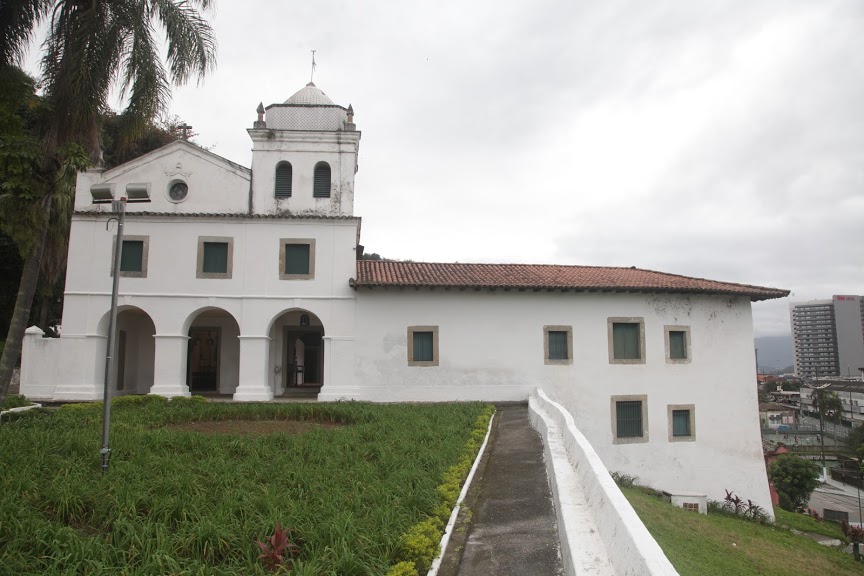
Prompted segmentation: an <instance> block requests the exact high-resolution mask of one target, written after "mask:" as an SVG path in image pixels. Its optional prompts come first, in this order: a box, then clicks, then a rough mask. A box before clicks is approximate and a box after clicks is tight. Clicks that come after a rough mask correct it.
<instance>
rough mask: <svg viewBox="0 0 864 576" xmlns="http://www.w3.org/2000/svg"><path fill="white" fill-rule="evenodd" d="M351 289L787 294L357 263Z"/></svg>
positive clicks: (580, 271) (708, 284) (637, 278)
mask: <svg viewBox="0 0 864 576" xmlns="http://www.w3.org/2000/svg"><path fill="white" fill-rule="evenodd" d="M351 285H352V286H353V287H354V288H355V289H356V288H374V287H378V286H382V287H386V286H391V287H403V288H404V287H411V288H419V287H428V288H509V289H533V290H547V289H549V290H557V289H565V290H577V291H600V292H666V293H679V294H681V293H695V294H730V295H740V296H748V297H750V299H751V300H752V301H758V300H770V299H772V298H783V297H785V296H788V295H789V291H788V290H780V289H778V288H765V287H762V286H750V285H747V284H733V283H731V282H715V281H713V280H706V279H704V278H690V277H687V276H678V275H677V274H664V273H663V272H655V271H653V270H643V269H640V268H635V267H634V268H613V267H604V266H557V265H542V264H458V263H457V264H440V263H433V262H391V261H385V260H360V261H358V262H357V279H356V280H353V281H352V283H351Z"/></svg>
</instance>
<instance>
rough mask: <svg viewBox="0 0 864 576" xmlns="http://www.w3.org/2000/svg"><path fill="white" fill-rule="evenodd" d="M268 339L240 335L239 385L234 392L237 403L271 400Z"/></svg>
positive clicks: (265, 337) (266, 337)
mask: <svg viewBox="0 0 864 576" xmlns="http://www.w3.org/2000/svg"><path fill="white" fill-rule="evenodd" d="M269 360H270V338H269V337H268V336H244V335H242V334H241V335H240V383H239V385H238V386H237V391H236V392H234V400H235V401H237V402H267V401H269V400H272V399H273V389H272V388H271V387H270V379H271V374H270V370H269V367H270V362H269Z"/></svg>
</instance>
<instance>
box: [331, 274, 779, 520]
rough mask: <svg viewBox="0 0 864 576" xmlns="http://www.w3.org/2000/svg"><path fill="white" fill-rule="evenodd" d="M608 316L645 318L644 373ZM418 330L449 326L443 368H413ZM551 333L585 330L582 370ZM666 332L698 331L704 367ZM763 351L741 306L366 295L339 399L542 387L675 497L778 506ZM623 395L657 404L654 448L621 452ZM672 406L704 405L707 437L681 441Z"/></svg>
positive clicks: (600, 441) (460, 396)
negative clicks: (770, 476)
mask: <svg viewBox="0 0 864 576" xmlns="http://www.w3.org/2000/svg"><path fill="white" fill-rule="evenodd" d="M609 317H631V318H636V317H638V318H642V319H644V325H645V352H646V361H645V363H644V364H629V365H628V364H610V362H609V342H608V329H607V319H608V318H609ZM412 325H419V326H433V325H434V326H438V332H439V335H438V338H439V355H440V358H439V365H438V366H431V367H412V366H408V362H407V327H408V326H412ZM544 325H556V326H560V325H568V326H572V329H573V360H572V363H571V364H569V365H546V364H545V363H544V352H543V327H544ZM667 325H674V326H688V327H689V328H690V339H691V362H689V363H684V364H670V363H667V361H666V353H665V345H664V338H665V337H664V326H667ZM752 341H753V338H752V318H751V313H750V302H749V300H748V299H746V298H741V297H720V296H696V295H693V296H687V295H643V294H585V293H575V294H573V293H563V294H562V293H542V292H541V293H534V292H527V291H526V292H516V291H512V292H504V291H497V292H489V291H482V292H475V291H464V292H459V291H452V290H451V291H442V290H435V291H430V290H380V289H378V290H372V291H369V290H362V291H360V292H359V293H358V299H357V340H356V347H355V352H356V356H355V381H354V382H353V385H352V386H350V387H349V388H345V389H337V388H333V387H331V388H330V389H329V390H328V391H327V393H328V394H327V396H326V398H328V399H333V398H338V397H346V398H358V399H367V400H374V401H400V400H415V401H416V400H432V401H441V400H466V399H483V400H516V399H522V400H524V399H525V398H527V397H528V395H529V393H530V391H531V390H532V389H533V388H534V387H541V388H542V389H543V390H544V391H545V392H546V393H547V394H548V395H549V396H550V397H551V398H552V399H553V400H555V401H557V402H560V403H561V404H562V405H564V406H565V407H566V408H567V410H569V411H570V413H571V414H573V417H574V418H575V421H576V424H577V426H578V427H579V429H580V430H581V431H582V432H583V433H584V434H585V436H586V437H587V438H588V439H589V441H590V442H591V445H592V446H593V447H594V448H595V449H596V450H597V452H598V454H600V456H601V458H602V459H603V462H604V464H605V465H606V466H607V468H609V469H610V470H612V471H619V472H624V473H628V474H633V475H636V476H639V477H640V479H641V481H642V482H644V483H647V484H649V485H653V486H655V487H657V488H661V489H663V490H667V491H670V492H696V493H704V494H706V495H708V496H709V497H710V498H714V499H721V498H722V496H723V495H724V489H729V490H733V491H735V493H736V494H739V495H740V496H742V497H745V498H751V499H753V500H754V501H756V502H758V503H759V504H760V505H762V506H764V507H766V508H767V509H770V508H769V506H770V497H769V493H768V485H767V480H766V475H765V466H764V463H763V460H762V451H761V441H760V432H759V415H758V404H757V396H756V387H755V386H754V384H753V383H754V382H755V376H756V374H755V364H754V351H753V346H752ZM322 392H323V391H322ZM616 395H646V396H647V416H648V418H647V421H648V426H647V428H648V434H647V442H642V443H634V444H615V443H614V437H613V429H612V418H611V413H612V404H611V398H612V396H616ZM673 404H674V405H690V404H692V405H693V406H694V410H695V440H694V441H689V442H670V440H669V417H668V406H669V405H673Z"/></svg>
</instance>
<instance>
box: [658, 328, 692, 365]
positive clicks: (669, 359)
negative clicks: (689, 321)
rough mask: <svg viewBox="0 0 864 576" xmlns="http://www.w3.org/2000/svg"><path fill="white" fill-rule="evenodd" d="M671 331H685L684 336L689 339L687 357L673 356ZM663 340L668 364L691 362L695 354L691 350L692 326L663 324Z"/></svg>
mask: <svg viewBox="0 0 864 576" xmlns="http://www.w3.org/2000/svg"><path fill="white" fill-rule="evenodd" d="M670 332H684V334H685V336H684V338H685V339H686V341H687V350H686V354H687V357H686V358H672V356H671V352H672V346H671V342H670V340H669V333H670ZM663 342H664V345H665V347H666V363H667V364H689V363H690V361H691V359H692V358H693V354H692V352H691V350H690V326H675V325H667V326H663Z"/></svg>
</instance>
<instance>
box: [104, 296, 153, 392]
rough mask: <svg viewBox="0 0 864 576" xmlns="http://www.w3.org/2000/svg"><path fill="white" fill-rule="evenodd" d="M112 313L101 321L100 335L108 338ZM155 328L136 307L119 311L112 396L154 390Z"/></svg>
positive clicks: (151, 320)
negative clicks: (152, 388)
mask: <svg viewBox="0 0 864 576" xmlns="http://www.w3.org/2000/svg"><path fill="white" fill-rule="evenodd" d="M110 315H111V312H106V313H105V315H104V316H103V317H102V319H101V320H100V321H99V326H98V328H97V332H98V333H99V335H100V336H105V337H107V336H108V324H109V323H110ZM155 334H156V326H155V324H153V319H152V318H150V315H149V314H147V313H146V312H144V311H143V310H141V309H140V308H137V307H135V306H119V307H118V308H117V332H116V333H115V338H114V354H113V355H114V359H115V360H114V374H112V375H111V388H112V395H115V396H123V395H126V394H147V393H148V392H149V391H150V388H151V387H152V386H153V361H154V359H155V353H156V342H155V340H154V338H153V336H154V335H155Z"/></svg>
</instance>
